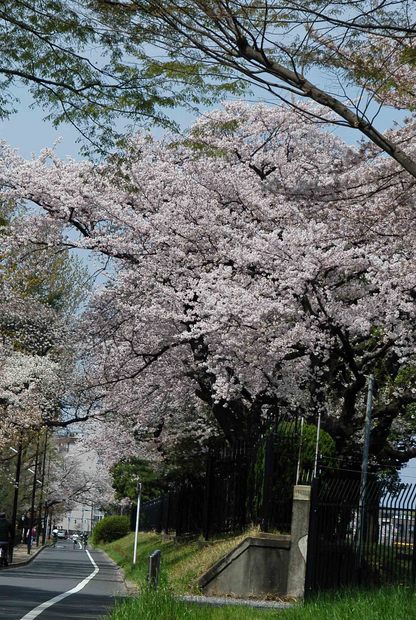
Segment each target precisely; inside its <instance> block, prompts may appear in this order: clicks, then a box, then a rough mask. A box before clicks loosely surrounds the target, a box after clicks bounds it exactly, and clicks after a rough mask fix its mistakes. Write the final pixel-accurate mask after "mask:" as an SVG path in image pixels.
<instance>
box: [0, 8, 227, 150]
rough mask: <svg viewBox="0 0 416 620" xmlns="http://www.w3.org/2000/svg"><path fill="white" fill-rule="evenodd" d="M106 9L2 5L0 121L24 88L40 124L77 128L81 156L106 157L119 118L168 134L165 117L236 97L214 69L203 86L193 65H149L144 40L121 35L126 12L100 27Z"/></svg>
mask: <svg viewBox="0 0 416 620" xmlns="http://www.w3.org/2000/svg"><path fill="white" fill-rule="evenodd" d="M115 4H116V3H115ZM109 8H110V5H107V6H106V3H105V2H101V1H91V0H28V1H27V2H16V1H15V0H3V1H2V2H1V6H0V47H1V50H2V62H1V66H0V87H1V88H0V118H7V117H8V116H9V115H10V114H12V113H13V112H15V110H16V104H17V102H18V99H17V94H16V93H18V92H19V89H18V88H16V86H20V87H21V86H22V84H23V86H24V87H26V88H27V89H28V90H29V92H30V94H31V95H32V97H33V99H34V104H35V105H37V106H38V107H40V108H42V109H43V110H45V114H46V116H45V118H46V119H48V120H50V121H52V122H53V123H54V124H55V125H59V124H60V123H63V122H64V123H70V124H72V125H73V126H75V127H76V128H78V130H79V132H80V133H79V135H80V139H82V138H86V139H87V141H86V142H84V149H83V150H84V152H86V153H87V152H96V151H98V152H100V153H105V152H108V150H109V149H110V148H112V147H114V145H115V144H117V142H118V141H119V140H120V139H121V136H122V133H123V131H122V130H124V128H123V126H122V124H121V123H120V122H118V121H119V119H120V118H124V121H125V123H127V124H128V125H129V126H130V127H133V126H137V124H141V125H144V126H146V125H149V124H153V123H157V124H159V125H161V126H164V127H170V128H174V127H175V126H176V125H175V123H174V122H172V121H171V120H170V119H169V117H168V115H167V114H166V113H165V110H169V109H172V108H174V107H175V106H176V105H183V106H184V107H186V108H188V109H189V110H192V109H193V106H195V105H199V104H203V105H208V104H210V103H212V102H213V101H214V100H215V99H216V98H217V97H218V96H219V95H220V94H221V92H222V91H223V90H225V91H227V92H230V91H232V92H236V91H237V90H238V88H237V83H236V81H235V80H232V81H231V82H229V83H226V84H224V85H223V81H222V80H218V79H217V77H216V73H218V70H217V69H216V68H213V69H212V76H211V79H210V80H208V81H207V80H206V75H204V74H203V73H202V72H201V71H200V70H199V69H198V66H197V65H196V66H195V65H193V64H192V63H189V62H179V61H178V59H177V58H176V59H174V58H168V57H166V58H163V59H161V58H160V56H159V57H158V58H156V56H155V54H153V53H149V51H148V47H149V46H152V45H153V42H154V37H151V36H150V33H148V35H147V36H145V35H144V33H143V30H141V29H140V28H138V27H137V36H135V35H134V34H132V35H131V36H130V34H129V33H128V34H126V30H125V27H126V24H127V22H126V20H125V18H126V17H127V19H128V20H129V19H130V18H131V17H132V14H131V13H130V12H129V11H127V12H123V11H120V12H117V13H113V12H112V13H111V14H110V15H109V19H108V22H107V23H105V22H104V19H105V17H106V16H107V13H108V9H109ZM133 21H134V20H133ZM132 25H133V24H130V27H131V26H132ZM133 32H134V27H133ZM145 50H146V51H145ZM233 84H235V86H234V87H233ZM126 129H127V128H126Z"/></svg>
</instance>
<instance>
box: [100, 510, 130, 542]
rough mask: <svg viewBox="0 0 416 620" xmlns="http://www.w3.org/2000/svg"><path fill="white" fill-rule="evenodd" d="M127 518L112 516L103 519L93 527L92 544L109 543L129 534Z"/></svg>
mask: <svg viewBox="0 0 416 620" xmlns="http://www.w3.org/2000/svg"><path fill="white" fill-rule="evenodd" d="M129 525H130V524H129V518H128V517H127V516H119V515H114V516H112V517H104V519H102V520H101V521H99V522H98V523H97V525H96V526H95V527H94V530H93V533H92V542H93V543H95V544H96V543H99V542H111V541H113V540H117V539H118V538H122V537H123V536H126V534H128V533H129V530H130V527H129Z"/></svg>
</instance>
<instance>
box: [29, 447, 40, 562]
mask: <svg viewBox="0 0 416 620" xmlns="http://www.w3.org/2000/svg"><path fill="white" fill-rule="evenodd" d="M38 461H39V435H38V438H37V441H36V455H35V470H34V471H33V470H31V469H29V471H30V472H32V473H33V485H32V503H31V506H30V521H29V534H28V537H27V552H28V554H30V550H31V548H32V529H33V523H34V516H35V515H34V513H35V498H36V484H37V482H38V481H37V476H38Z"/></svg>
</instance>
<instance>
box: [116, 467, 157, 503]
mask: <svg viewBox="0 0 416 620" xmlns="http://www.w3.org/2000/svg"><path fill="white" fill-rule="evenodd" d="M111 475H112V478H113V488H114V489H115V491H116V497H117V498H118V499H122V498H123V497H129V498H130V499H131V500H133V501H136V500H137V480H140V482H141V483H142V501H143V502H147V501H149V500H150V499H153V498H155V497H157V496H158V495H160V491H161V484H160V480H159V478H160V475H159V474H158V473H157V472H156V471H155V470H154V469H153V468H152V466H151V464H150V463H148V462H147V461H144V460H143V459H140V458H131V459H128V460H124V461H120V462H119V463H117V464H116V465H114V466H113V467H112V468H111Z"/></svg>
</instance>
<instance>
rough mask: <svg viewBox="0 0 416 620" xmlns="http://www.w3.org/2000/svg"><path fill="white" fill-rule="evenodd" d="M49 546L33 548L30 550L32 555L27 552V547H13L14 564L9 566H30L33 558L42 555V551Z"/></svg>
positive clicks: (21, 545)
mask: <svg viewBox="0 0 416 620" xmlns="http://www.w3.org/2000/svg"><path fill="white" fill-rule="evenodd" d="M47 546H48V545H44V546H42V545H39V547H36V545H35V546H34V547H32V549H31V550H30V554H29V553H28V552H27V545H23V544H20V545H16V546H15V547H13V562H12V563H11V564H9V566H19V565H24V564H28V563H29V562H31V561H32V560H33V558H35V557H36V556H37V555H38V553H40V552H41V551H42V549H44V548H45V547H47Z"/></svg>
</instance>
